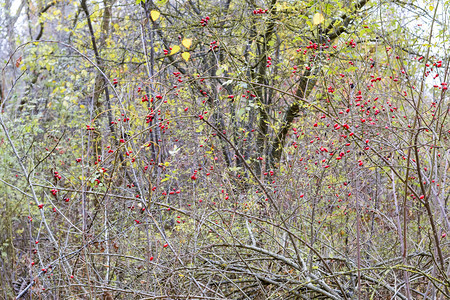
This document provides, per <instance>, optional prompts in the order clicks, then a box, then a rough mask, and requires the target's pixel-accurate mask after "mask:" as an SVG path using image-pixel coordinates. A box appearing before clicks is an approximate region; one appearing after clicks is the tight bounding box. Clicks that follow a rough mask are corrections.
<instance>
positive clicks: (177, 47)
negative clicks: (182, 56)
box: [170, 45, 180, 55]
mask: <svg viewBox="0 0 450 300" xmlns="http://www.w3.org/2000/svg"><path fill="white" fill-rule="evenodd" d="M178 51H180V46H177V45H175V46H173V47H172V51H170V55H172V54H175V53H177V52H178Z"/></svg>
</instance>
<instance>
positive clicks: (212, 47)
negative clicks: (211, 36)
mask: <svg viewBox="0 0 450 300" xmlns="http://www.w3.org/2000/svg"><path fill="white" fill-rule="evenodd" d="M218 47H219V43H218V42H217V41H212V42H211V43H210V44H209V49H211V50H214V49H216V48H218Z"/></svg>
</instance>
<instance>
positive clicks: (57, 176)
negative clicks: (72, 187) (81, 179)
mask: <svg viewBox="0 0 450 300" xmlns="http://www.w3.org/2000/svg"><path fill="white" fill-rule="evenodd" d="M54 176H55V178H56V179H61V175H59V174H58V171H55V172H54Z"/></svg>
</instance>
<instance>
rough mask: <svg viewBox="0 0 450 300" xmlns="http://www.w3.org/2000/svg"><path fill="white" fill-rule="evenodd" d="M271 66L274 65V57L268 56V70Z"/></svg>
mask: <svg viewBox="0 0 450 300" xmlns="http://www.w3.org/2000/svg"><path fill="white" fill-rule="evenodd" d="M271 65H272V57H270V56H268V57H267V65H266V67H267V68H268V67H270V66H271Z"/></svg>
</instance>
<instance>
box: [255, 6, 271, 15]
mask: <svg viewBox="0 0 450 300" xmlns="http://www.w3.org/2000/svg"><path fill="white" fill-rule="evenodd" d="M268 11H269V10H267V9H262V8H260V9H255V10H254V11H253V14H254V15H261V14H266V13H267V12H268Z"/></svg>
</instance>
